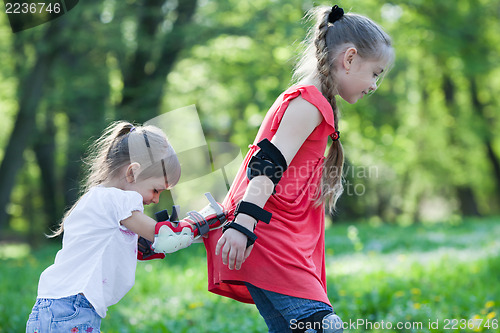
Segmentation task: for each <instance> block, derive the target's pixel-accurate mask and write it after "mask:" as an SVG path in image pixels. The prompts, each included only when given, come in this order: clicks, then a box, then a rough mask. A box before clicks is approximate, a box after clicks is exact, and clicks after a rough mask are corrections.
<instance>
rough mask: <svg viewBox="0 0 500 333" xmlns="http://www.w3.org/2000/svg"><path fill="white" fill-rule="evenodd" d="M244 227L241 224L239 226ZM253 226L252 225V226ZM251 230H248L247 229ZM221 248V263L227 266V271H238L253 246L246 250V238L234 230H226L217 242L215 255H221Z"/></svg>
mask: <svg viewBox="0 0 500 333" xmlns="http://www.w3.org/2000/svg"><path fill="white" fill-rule="evenodd" d="M241 225H243V226H245V227H247V226H246V225H244V224H243V223H242V224H241ZM252 226H253V224H252ZM248 229H249V230H251V229H250V228H248ZM221 248H222V263H223V264H224V265H227V267H228V268H229V269H231V270H232V269H234V268H236V269H240V268H241V265H242V264H243V262H245V260H246V258H248V256H249V255H250V253H251V252H252V249H253V245H251V246H249V247H248V248H247V236H245V235H244V234H242V233H241V232H239V231H238V230H235V229H227V230H226V232H224V233H223V234H222V236H221V238H220V239H219V241H218V242H217V247H216V248H215V255H219V253H221Z"/></svg>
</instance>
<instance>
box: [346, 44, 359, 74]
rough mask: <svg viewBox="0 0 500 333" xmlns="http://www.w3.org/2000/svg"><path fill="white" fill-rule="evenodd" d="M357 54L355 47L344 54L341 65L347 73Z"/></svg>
mask: <svg viewBox="0 0 500 333" xmlns="http://www.w3.org/2000/svg"><path fill="white" fill-rule="evenodd" d="M357 54H358V50H357V49H356V48H355V47H349V48H348V49H347V50H346V51H345V53H344V59H343V65H344V69H345V70H346V71H348V70H349V69H350V68H351V64H352V61H353V60H354V58H355V57H356V55H357Z"/></svg>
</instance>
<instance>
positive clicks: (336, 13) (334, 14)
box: [328, 5, 344, 24]
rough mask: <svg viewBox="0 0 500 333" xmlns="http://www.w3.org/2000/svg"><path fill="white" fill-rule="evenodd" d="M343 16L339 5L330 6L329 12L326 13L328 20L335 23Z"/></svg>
mask: <svg viewBox="0 0 500 333" xmlns="http://www.w3.org/2000/svg"><path fill="white" fill-rule="evenodd" d="M342 16H344V10H343V9H342V8H340V7H339V6H337V5H335V6H333V7H332V11H331V13H330V14H329V15H328V22H329V23H332V24H333V23H335V22H336V21H338V20H339V19H341V18H342Z"/></svg>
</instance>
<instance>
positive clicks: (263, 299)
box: [245, 283, 333, 333]
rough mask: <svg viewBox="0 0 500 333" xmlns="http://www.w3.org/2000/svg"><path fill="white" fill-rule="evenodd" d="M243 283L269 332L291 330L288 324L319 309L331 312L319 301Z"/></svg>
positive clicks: (331, 310)
mask: <svg viewBox="0 0 500 333" xmlns="http://www.w3.org/2000/svg"><path fill="white" fill-rule="evenodd" d="M245 285H246V286H247V288H248V291H249V292H250V295H252V298H253V301H254V302H255V305H256V306H257V309H258V310H259V313H260V315H261V316H262V317H263V318H264V320H265V321H266V324H267V327H268V328H269V333H275V332H276V333H284V332H292V330H291V328H290V326H292V325H293V324H294V323H296V322H297V321H298V320H301V319H304V318H307V317H309V316H311V315H313V314H315V313H316V312H320V311H330V312H333V309H332V307H331V306H329V305H328V304H326V303H323V302H320V301H313V300H310V299H305V298H298V297H293V296H288V295H283V294H278V293H275V292H273V291H269V290H264V289H261V288H257V287H256V286H254V285H252V284H250V283H245Z"/></svg>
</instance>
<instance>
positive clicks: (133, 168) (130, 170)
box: [125, 162, 141, 183]
mask: <svg viewBox="0 0 500 333" xmlns="http://www.w3.org/2000/svg"><path fill="white" fill-rule="evenodd" d="M140 169H141V165H140V164H139V163H137V162H134V163H130V165H129V166H128V167H127V171H126V172H125V178H126V179H127V182H129V183H134V182H135V180H136V176H137V175H138V174H139V172H138V171H139V170H140Z"/></svg>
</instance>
